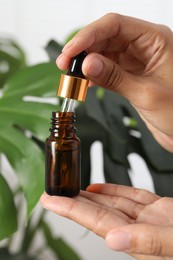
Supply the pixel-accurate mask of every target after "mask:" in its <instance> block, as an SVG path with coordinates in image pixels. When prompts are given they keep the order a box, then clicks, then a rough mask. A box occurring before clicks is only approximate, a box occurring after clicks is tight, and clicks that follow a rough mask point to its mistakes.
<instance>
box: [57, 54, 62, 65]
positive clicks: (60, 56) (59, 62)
mask: <svg viewBox="0 0 173 260" xmlns="http://www.w3.org/2000/svg"><path fill="white" fill-rule="evenodd" d="M62 56H63V55H62V53H61V54H60V55H59V56H58V57H57V59H56V64H57V65H59V64H61V61H62Z"/></svg>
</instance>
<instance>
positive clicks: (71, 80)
mask: <svg viewBox="0 0 173 260" xmlns="http://www.w3.org/2000/svg"><path fill="white" fill-rule="evenodd" d="M88 82H89V80H87V79H82V78H77V77H73V76H69V75H64V74H61V77H60V82H59V86H58V90H57V93H56V95H57V96H60V97H64V98H71V99H76V100H79V101H84V100H85V97H86V94H87V89H88Z"/></svg>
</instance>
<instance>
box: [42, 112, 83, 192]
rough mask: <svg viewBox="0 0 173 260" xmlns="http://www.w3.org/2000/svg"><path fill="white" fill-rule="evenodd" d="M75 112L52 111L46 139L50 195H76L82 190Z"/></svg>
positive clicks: (47, 189)
mask: <svg viewBox="0 0 173 260" xmlns="http://www.w3.org/2000/svg"><path fill="white" fill-rule="evenodd" d="M74 122H75V113H74V112H52V127H51V128H50V132H51V134H50V136H49V137H48V138H47V140H46V144H45V148H46V187H45V190H46V192H47V193H48V194H49V195H58V196H68V197H73V196H75V195H77V194H78V193H79V191H80V140H79V138H78V137H77V136H76V129H75V127H74Z"/></svg>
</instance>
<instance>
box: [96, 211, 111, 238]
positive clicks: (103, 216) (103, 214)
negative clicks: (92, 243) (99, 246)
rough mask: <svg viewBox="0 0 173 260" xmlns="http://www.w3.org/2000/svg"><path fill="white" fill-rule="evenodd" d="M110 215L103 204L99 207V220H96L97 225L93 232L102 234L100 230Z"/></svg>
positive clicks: (97, 216)
mask: <svg viewBox="0 0 173 260" xmlns="http://www.w3.org/2000/svg"><path fill="white" fill-rule="evenodd" d="M107 215H108V212H107V211H106V210H105V208H104V207H103V206H100V207H99V208H98V209H97V212H96V219H97V222H96V225H95V227H94V230H93V232H94V233H95V234H97V235H100V230H101V229H102V228H103V227H104V225H105V221H104V220H105V219H106V217H107Z"/></svg>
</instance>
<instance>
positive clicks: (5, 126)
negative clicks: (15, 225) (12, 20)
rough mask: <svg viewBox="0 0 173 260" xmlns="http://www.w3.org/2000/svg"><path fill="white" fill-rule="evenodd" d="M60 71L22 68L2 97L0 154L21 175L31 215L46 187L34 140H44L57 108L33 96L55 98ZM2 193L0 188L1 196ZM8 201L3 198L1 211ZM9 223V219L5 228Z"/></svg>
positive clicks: (50, 66)
mask: <svg viewBox="0 0 173 260" xmlns="http://www.w3.org/2000/svg"><path fill="white" fill-rule="evenodd" d="M59 74H60V71H59V70H58V69H57V68H56V65H55V64H54V63H45V64H39V65H35V66H32V67H28V68H25V69H22V70H21V71H19V72H18V73H15V74H14V75H13V76H12V77H11V78H9V80H8V81H6V83H5V84H4V86H3V88H2V95H1V97H0V118H1V120H0V153H3V154H5V156H6V157H7V159H8V161H9V163H10V164H11V166H12V167H13V169H14V172H15V174H16V176H17V178H18V182H19V188H20V189H22V191H23V192H24V195H25V198H26V204H27V216H28V217H29V216H30V214H31V212H32V210H33V208H34V206H35V205H36V203H37V202H38V200H39V197H40V195H41V193H42V192H43V190H44V153H43V151H42V150H41V149H40V147H39V146H38V144H37V143H36V142H35V141H34V140H35V139H38V140H40V141H41V142H44V141H45V139H46V137H47V136H48V135H49V131H48V129H49V126H50V118H51V112H52V111H53V110H56V109H58V105H57V106H55V105H53V104H49V103H44V102H45V101H44V102H43V101H42V102H43V103H41V102H38V101H37V102H35V101H34V100H35V99H33V96H34V97H37V98H40V97H50V96H54V97H55V93H56V87H57V84H58V78H59ZM31 97H32V98H31ZM39 101H40V99H39ZM32 137H34V138H32ZM4 174H6V173H4ZM2 192H3V191H2V189H0V196H2ZM5 203H6V202H5V200H2V201H1V204H0V212H1V211H3V208H4V207H5V205H4V204H5ZM10 210H11V209H10V207H9V208H7V209H6V211H5V212H4V214H5V215H4V218H7V219H8V216H9V215H10V214H11V213H10ZM13 214H14V215H16V212H15V211H14V213H13ZM8 225H9V223H8V221H6V222H5V226H4V228H7V227H8ZM11 232H13V229H11Z"/></svg>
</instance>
